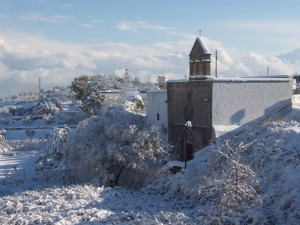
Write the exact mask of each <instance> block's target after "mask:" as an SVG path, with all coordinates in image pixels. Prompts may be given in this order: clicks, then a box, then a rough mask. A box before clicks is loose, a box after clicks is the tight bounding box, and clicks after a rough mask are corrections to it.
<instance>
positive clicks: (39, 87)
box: [39, 77, 41, 99]
mask: <svg viewBox="0 0 300 225" xmlns="http://www.w3.org/2000/svg"><path fill="white" fill-rule="evenodd" d="M39 99H41V77H39Z"/></svg>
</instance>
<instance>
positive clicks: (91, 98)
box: [82, 83, 104, 115]
mask: <svg viewBox="0 0 300 225" xmlns="http://www.w3.org/2000/svg"><path fill="white" fill-rule="evenodd" d="M103 104H104V95H103V94H101V91H100V88H99V86H98V85H97V83H94V84H92V85H91V87H90V88H89V90H88V93H87V95H86V97H85V98H84V100H83V101H82V109H83V110H84V111H85V112H87V113H88V114H90V115H95V114H96V111H97V109H99V108H101V107H102V106H103Z"/></svg>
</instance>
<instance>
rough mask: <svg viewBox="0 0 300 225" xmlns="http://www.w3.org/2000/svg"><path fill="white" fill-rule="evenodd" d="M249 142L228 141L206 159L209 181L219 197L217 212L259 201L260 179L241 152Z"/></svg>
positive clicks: (235, 208)
mask: <svg viewBox="0 0 300 225" xmlns="http://www.w3.org/2000/svg"><path fill="white" fill-rule="evenodd" d="M249 145H251V143H248V144H247V145H246V144H244V143H243V142H242V143H239V144H236V145H234V144H230V143H229V141H228V140H226V141H225V143H224V145H223V146H221V147H219V148H218V149H217V150H215V151H214V152H213V154H212V156H211V160H210V161H209V164H208V166H209V170H210V176H209V180H208V183H209V184H211V186H212V187H213V188H214V189H215V191H216V192H215V193H218V195H219V197H218V198H216V199H215V200H216V201H218V202H219V204H217V205H218V206H219V209H220V212H222V213H224V214H226V213H227V212H231V211H235V212H238V211H243V210H245V209H247V208H249V207H251V206H253V205H254V204H257V203H260V202H261V197H260V195H259V190H260V188H259V183H260V181H259V179H258V177H257V176H256V174H255V172H253V170H252V169H251V168H250V166H249V165H247V164H246V163H245V162H242V160H241V154H242V153H243V151H245V150H247V148H248V147H249Z"/></svg>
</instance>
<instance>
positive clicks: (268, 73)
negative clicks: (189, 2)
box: [267, 66, 269, 76]
mask: <svg viewBox="0 0 300 225" xmlns="http://www.w3.org/2000/svg"><path fill="white" fill-rule="evenodd" d="M267 76H269V67H268V66H267Z"/></svg>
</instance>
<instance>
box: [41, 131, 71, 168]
mask: <svg viewBox="0 0 300 225" xmlns="http://www.w3.org/2000/svg"><path fill="white" fill-rule="evenodd" d="M69 132H70V129H69V128H68V127H64V128H54V130H53V133H52V134H51V135H50V137H49V140H48V141H47V142H46V146H45V148H44V151H43V152H41V153H40V155H39V158H38V159H37V165H36V170H37V171H41V170H46V169H53V168H55V167H56V168H58V167H59V166H60V162H61V160H62V155H63V153H62V147H63V145H64V143H65V142H66V141H67V138H68V134H69Z"/></svg>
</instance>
